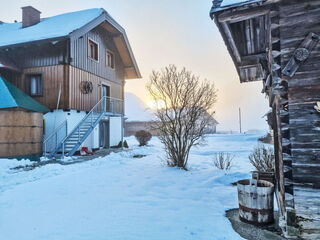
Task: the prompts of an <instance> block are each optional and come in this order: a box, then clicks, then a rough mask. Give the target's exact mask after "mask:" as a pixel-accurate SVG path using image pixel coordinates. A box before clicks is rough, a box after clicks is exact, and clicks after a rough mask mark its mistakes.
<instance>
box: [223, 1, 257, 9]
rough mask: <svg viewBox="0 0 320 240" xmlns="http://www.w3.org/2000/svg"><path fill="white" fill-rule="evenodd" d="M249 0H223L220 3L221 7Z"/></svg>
mask: <svg viewBox="0 0 320 240" xmlns="http://www.w3.org/2000/svg"><path fill="white" fill-rule="evenodd" d="M250 1H251V0H223V2H222V3H221V7H225V6H229V5H233V4H240V3H245V2H250Z"/></svg>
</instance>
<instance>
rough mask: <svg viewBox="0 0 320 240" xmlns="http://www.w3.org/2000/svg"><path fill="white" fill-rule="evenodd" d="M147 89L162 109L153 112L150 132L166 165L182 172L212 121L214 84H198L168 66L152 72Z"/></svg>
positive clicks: (197, 80) (193, 77)
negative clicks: (160, 147)
mask: <svg viewBox="0 0 320 240" xmlns="http://www.w3.org/2000/svg"><path fill="white" fill-rule="evenodd" d="M147 89H148V90H149V93H150V95H151V96H152V97H153V99H154V100H155V101H156V102H157V103H159V105H161V106H162V107H161V108H158V109H157V110H156V113H155V115H156V119H157V120H156V121H155V122H154V125H153V128H154V129H155V130H157V131H158V132H159V133H160V137H159V138H160V141H161V142H162V143H163V144H164V146H165V151H166V154H167V158H168V164H169V165H170V166H177V167H180V168H183V169H185V170H186V169H187V163H188V158H189V152H190V149H191V147H192V146H194V145H197V144H199V143H200V142H201V140H203V136H204V132H205V129H206V127H208V125H210V123H211V121H212V116H211V114H212V112H213V111H212V108H213V105H214V103H215V102H216V99H217V95H216V90H215V87H214V84H213V83H209V82H208V81H207V80H205V81H204V82H200V80H199V77H197V76H195V75H193V74H192V73H191V72H190V71H187V70H186V69H185V68H183V69H182V70H180V71H179V70H178V69H177V67H176V66H174V65H169V66H168V67H165V68H164V69H162V70H161V71H160V72H157V71H153V72H152V74H151V76H150V82H149V84H148V86H147Z"/></svg>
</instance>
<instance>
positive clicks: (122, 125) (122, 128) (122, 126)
mask: <svg viewBox="0 0 320 240" xmlns="http://www.w3.org/2000/svg"><path fill="white" fill-rule="evenodd" d="M123 119H124V118H123V115H121V150H123V135H124V133H123V131H124V122H123Z"/></svg>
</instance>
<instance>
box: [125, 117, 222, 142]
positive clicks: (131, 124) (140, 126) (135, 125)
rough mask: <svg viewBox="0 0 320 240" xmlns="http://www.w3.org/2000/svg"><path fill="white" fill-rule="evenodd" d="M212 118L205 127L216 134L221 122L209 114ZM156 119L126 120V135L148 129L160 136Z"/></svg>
mask: <svg viewBox="0 0 320 240" xmlns="http://www.w3.org/2000/svg"><path fill="white" fill-rule="evenodd" d="M208 117H209V119H210V121H209V124H208V126H207V127H206V128H205V130H204V133H205V134H214V133H217V125H218V124H219V123H218V122H217V120H215V119H214V117H213V116H212V115H209V114H208ZM152 124H154V121H127V120H126V121H125V127H124V136H125V137H128V136H133V135H135V134H136V132H138V131H140V130H145V131H148V132H150V133H151V134H152V136H159V134H160V133H159V132H158V131H157V130H156V129H154V128H153V127H152Z"/></svg>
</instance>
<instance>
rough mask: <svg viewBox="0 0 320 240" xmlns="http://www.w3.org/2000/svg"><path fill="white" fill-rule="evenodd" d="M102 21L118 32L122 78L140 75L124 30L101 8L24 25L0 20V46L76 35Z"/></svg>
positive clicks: (74, 36)
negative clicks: (124, 75) (122, 69)
mask: <svg viewBox="0 0 320 240" xmlns="http://www.w3.org/2000/svg"><path fill="white" fill-rule="evenodd" d="M103 22H108V23H109V24H110V25H111V26H112V27H113V28H114V29H115V31H117V34H120V35H121V37H120V38H119V39H118V40H117V43H116V45H117V44H118V45H119V46H120V47H121V49H119V52H120V56H121V58H124V59H126V61H125V62H126V65H125V67H126V70H125V71H126V78H127V79H131V78H141V74H140V71H139V68H138V65H137V63H136V60H135V58H134V55H133V52H132V49H131V47H130V44H129V40H128V38H127V35H126V33H125V30H124V29H123V28H122V27H121V26H120V25H119V24H118V23H117V22H116V21H115V20H114V19H113V18H112V17H111V16H110V15H109V14H108V13H107V12H106V11H105V10H104V9H102V8H93V9H87V10H82V11H78V12H71V13H65V14H61V15H57V16H53V17H48V18H43V19H41V21H40V22H39V23H37V24H35V25H33V26H29V27H25V28H22V23H21V22H19V23H0V48H3V47H9V46H13V45H19V44H25V43H30V42H37V41H41V40H51V41H55V40H59V39H61V38H77V37H80V36H81V35H82V34H84V33H85V32H87V31H90V30H91V29H93V28H95V27H96V26H98V25H99V24H101V23H103ZM115 41H116V40H115ZM121 53H122V54H121ZM128 59H129V61H128ZM2 64H3V63H2ZM3 65H4V64H3Z"/></svg>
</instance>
